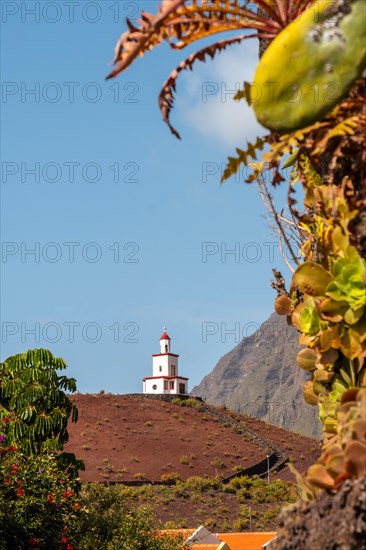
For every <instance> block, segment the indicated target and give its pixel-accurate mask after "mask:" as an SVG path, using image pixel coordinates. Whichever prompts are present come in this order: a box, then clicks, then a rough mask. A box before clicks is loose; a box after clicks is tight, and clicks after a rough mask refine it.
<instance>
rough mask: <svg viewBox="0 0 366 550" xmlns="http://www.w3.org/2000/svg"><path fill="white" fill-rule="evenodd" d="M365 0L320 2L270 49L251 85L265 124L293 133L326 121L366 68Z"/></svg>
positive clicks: (257, 110) (274, 42)
mask: <svg viewBox="0 0 366 550" xmlns="http://www.w3.org/2000/svg"><path fill="white" fill-rule="evenodd" d="M365 28H366V5H365V1H364V0H355V1H352V0H340V1H338V2H329V0H321V1H320V2H317V3H315V4H313V5H312V6H311V7H310V8H308V9H307V10H306V11H305V12H304V13H303V14H302V15H301V17H299V18H298V19H297V20H295V21H293V22H292V23H290V25H288V26H287V27H286V28H285V29H284V30H283V31H282V32H281V33H280V34H279V35H278V36H277V37H276V38H275V39H274V40H273V42H272V43H271V44H270V45H269V47H268V48H267V50H266V51H265V53H264V55H263V57H262V59H261V60H260V62H259V65H258V67H257V71H256V74H255V77H254V84H253V86H252V87H251V102H252V104H253V106H254V111H255V114H256V116H257V118H258V120H259V122H260V123H261V124H263V125H264V126H266V127H267V128H270V129H272V130H275V131H283V132H284V131H293V130H297V129H299V128H304V127H305V126H308V125H310V124H313V123H314V122H316V121H318V120H321V119H322V118H323V117H324V116H325V115H326V114H327V113H328V112H330V111H331V110H332V109H333V107H335V105H337V104H338V103H339V101H340V100H341V99H343V98H344V97H345V96H346V95H347V94H348V92H349V90H350V89H351V87H352V85H353V84H354V82H355V80H356V79H357V78H358V77H360V76H361V74H362V71H363V69H364V68H365V65H366V41H365V38H364V36H365Z"/></svg>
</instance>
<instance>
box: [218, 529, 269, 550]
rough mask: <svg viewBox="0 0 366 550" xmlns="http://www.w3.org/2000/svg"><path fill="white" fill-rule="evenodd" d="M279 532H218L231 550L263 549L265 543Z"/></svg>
mask: <svg viewBox="0 0 366 550" xmlns="http://www.w3.org/2000/svg"><path fill="white" fill-rule="evenodd" d="M276 534H277V533H275V532H273V531H270V532H267V533H218V537H219V539H220V540H222V541H224V542H227V544H228V545H229V546H230V549H231V550H261V549H262V546H263V544H265V543H266V542H269V541H270V540H272V539H274V538H275V536H276Z"/></svg>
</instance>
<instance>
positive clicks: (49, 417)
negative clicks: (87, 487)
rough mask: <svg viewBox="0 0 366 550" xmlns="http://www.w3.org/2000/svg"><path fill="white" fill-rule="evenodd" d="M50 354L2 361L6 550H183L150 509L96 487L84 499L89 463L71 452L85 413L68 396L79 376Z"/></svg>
mask: <svg viewBox="0 0 366 550" xmlns="http://www.w3.org/2000/svg"><path fill="white" fill-rule="evenodd" d="M65 368H66V364H65V362H64V361H63V359H61V358H56V357H54V356H53V355H52V353H51V352H50V351H49V350H45V349H37V350H29V351H27V352H26V353H22V354H18V355H15V356H12V357H9V358H8V359H6V361H4V362H3V363H1V364H0V549H1V550H23V549H28V548H38V549H39V550H50V549H52V550H74V548H77V549H80V550H83V549H90V550H91V549H94V548H105V549H107V550H108V549H111V550H112V549H113V550H114V549H116V550H119V549H120V550H140V549H141V550H143V549H144V550H145V549H147V548H149V549H151V550H170V549H171V550H175V548H177V549H178V548H180V544H179V541H178V540H171V538H170V537H159V536H158V535H157V534H156V531H155V529H156V525H155V523H154V520H153V517H152V515H151V513H150V512H148V511H146V510H137V509H133V508H131V509H130V508H128V507H127V506H125V505H124V504H123V503H121V502H119V503H117V502H116V500H115V495H114V494H113V492H111V493H107V492H103V491H102V490H101V489H100V488H99V490H98V488H97V487H95V488H94V490H93V491H91V492H90V494H89V495H88V498H87V499H85V498H83V499H81V498H80V496H79V491H80V481H79V477H78V471H79V470H80V469H84V465H83V463H82V461H80V460H77V459H76V458H75V456H74V455H73V454H72V453H65V452H62V451H63V446H64V444H65V443H66V441H67V440H68V432H67V423H68V420H69V419H70V418H71V420H72V421H74V422H76V420H77V408H76V407H75V406H74V405H73V403H72V401H71V400H70V398H69V397H68V396H67V395H66V394H65V393H64V391H63V390H66V391H75V390H76V382H75V380H74V379H73V378H68V377H66V376H61V375H60V374H59V372H58V371H59V370H63V369H65Z"/></svg>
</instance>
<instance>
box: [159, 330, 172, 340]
mask: <svg viewBox="0 0 366 550" xmlns="http://www.w3.org/2000/svg"><path fill="white" fill-rule="evenodd" d="M160 340H170V337H169V336H168V334H167V332H166V331H165V330H164V332H163V334H162V335H161V336H160Z"/></svg>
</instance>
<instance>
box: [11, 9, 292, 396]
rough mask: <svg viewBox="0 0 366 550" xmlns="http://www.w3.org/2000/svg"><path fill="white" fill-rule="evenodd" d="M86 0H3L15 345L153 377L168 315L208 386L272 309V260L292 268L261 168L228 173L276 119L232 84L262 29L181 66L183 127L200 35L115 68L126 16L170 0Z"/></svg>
mask: <svg viewBox="0 0 366 550" xmlns="http://www.w3.org/2000/svg"><path fill="white" fill-rule="evenodd" d="M73 4H74V5H73V6H71V4H70V2H63V1H60V0H58V2H21V1H20V2H19V1H18V2H5V1H3V2H2V6H1V7H2V48H1V50H2V54H1V55H2V102H1V109H2V121H3V129H2V146H1V156H2V181H1V194H2V218H1V220H2V221H1V230H2V235H1V236H2V263H1V271H2V287H1V291H2V309H1V319H2V339H1V358H2V359H5V358H6V357H7V356H9V355H12V354H14V353H19V352H21V351H24V350H26V349H29V348H35V347H47V348H49V349H51V350H52V351H53V353H55V354H56V355H61V356H62V357H63V358H64V359H65V360H66V362H67V363H68V365H69V374H70V375H72V376H74V377H75V378H76V379H77V381H78V387H79V389H80V391H82V392H97V391H99V390H100V389H104V390H105V391H111V392H114V393H129V392H137V391H141V387H142V384H141V378H142V377H143V376H145V375H147V376H148V375H150V374H151V354H152V353H156V352H157V351H158V349H159V337H160V334H161V332H162V329H163V326H164V325H166V326H167V330H168V332H169V334H170V336H171V338H172V351H173V352H175V353H179V354H180V355H181V358H180V369H181V374H182V375H185V376H188V377H189V378H190V387H191V388H192V387H193V385H195V384H197V383H198V382H199V381H200V380H201V378H202V377H203V376H204V375H205V374H207V373H208V372H210V371H211V370H212V368H213V367H214V366H215V364H216V362H217V360H218V359H219V358H220V357H221V356H222V355H223V354H224V353H226V352H228V351H229V350H230V349H232V348H233V347H234V345H236V344H237V343H238V342H239V340H240V338H241V337H242V335H247V334H250V333H251V332H253V330H254V329H255V327H256V326H258V325H259V324H260V323H261V322H263V321H264V320H265V319H266V318H267V317H268V316H269V315H270V314H271V312H272V310H273V301H274V297H275V296H274V293H273V291H272V289H271V288H270V285H269V280H270V279H271V277H272V272H271V269H272V268H273V267H276V268H281V269H283V271H284V272H285V270H286V268H284V266H283V262H282V260H281V258H280V254H279V252H278V247H277V246H276V244H275V243H276V238H275V236H274V235H273V234H272V233H271V231H270V230H269V229H268V227H267V225H266V221H265V220H264V218H263V215H264V214H265V210H264V207H263V205H262V203H261V200H260V197H259V195H258V192H257V190H256V188H255V186H254V185H252V186H249V185H247V184H244V183H243V182H242V180H239V179H238V181H235V179H234V178H233V179H232V180H230V181H228V182H227V183H225V184H224V185H223V186H221V187H220V184H219V181H220V171H221V169H222V165H223V163H224V162H225V160H226V158H227V156H228V155H231V154H233V153H234V150H235V146H239V147H244V146H245V143H246V141H245V140H246V139H248V140H253V139H255V137H256V136H257V135H263V133H264V129H263V128H261V127H260V126H259V125H258V124H257V123H256V121H255V119H254V116H253V114H252V113H251V111H250V110H249V109H248V108H246V107H245V105H244V104H243V103H242V102H240V103H235V102H234V101H233V100H232V93H231V92H230V90H232V89H233V88H235V85H236V83H240V82H242V81H243V80H244V79H245V80H251V79H252V77H253V74H254V68H255V65H256V56H257V53H256V52H257V44H256V43H255V42H254V41H252V42H251V43H249V42H248V43H247V44H244V45H242V46H236V47H233V48H232V49H231V50H230V49H229V50H227V52H224V53H222V54H221V55H220V56H218V57H217V59H216V60H215V61H214V62H210V63H207V64H206V65H202V66H197V67H196V69H195V70H194V72H193V73H190V72H189V74H187V75H184V76H182V77H181V79H180V81H179V84H178V93H177V101H176V109H175V110H174V111H173V115H172V120H173V123H174V124H175V125H176V126H177V128H178V129H179V131H180V133H181V135H182V137H183V141H182V142H179V141H178V140H176V139H175V138H174V137H173V136H172V135H171V134H170V132H169V130H168V128H167V127H166V126H165V125H164V124H163V122H162V120H161V115H160V112H159V109H158V106H157V96H158V93H159V90H160V87H161V85H162V83H163V82H164V80H165V78H166V77H167V75H168V74H169V72H170V71H171V70H172V69H173V68H174V67H175V66H176V65H178V63H179V62H180V61H181V60H182V59H183V56H185V55H189V53H191V51H193V50H194V48H189V49H187V50H186V51H183V52H173V51H171V50H170V49H169V48H168V46H167V45H165V44H164V45H163V46H162V47H160V48H157V49H156V50H155V51H153V52H152V53H149V54H148V55H146V56H145V58H144V59H142V60H140V59H139V60H137V61H136V62H135V64H134V65H133V66H132V67H130V69H129V70H128V71H127V72H125V73H122V75H121V76H120V77H119V78H117V79H116V80H114V81H108V82H106V81H105V80H104V79H105V76H106V75H107V73H108V72H109V70H110V64H111V61H112V59H113V49H114V45H115V42H116V40H117V39H118V37H119V35H120V33H121V32H122V31H123V30H124V29H125V23H124V21H123V20H124V18H125V16H126V15H130V16H132V19H134V17H136V14H137V9H138V10H140V8H145V9H147V10H148V11H155V6H156V5H157V2H155V1H153V0H150V1H149V2H138V3H136V2H131V1H120V2H118V1H117V2H116V1H109V0H106V1H104V2H87V1H80V2H74V3H73ZM71 8H72V11H71ZM32 11H33V13H31V12H32ZM72 12H73V15H72ZM209 42H210V41H209ZM195 47H196V46H195ZM32 90H33V93H32ZM279 195H280V196H279V200H281V201H283V200H284V196H285V189H283V190H282V191H281V190H280V191H279ZM230 250H235V251H236V252H235V254H230V253H229V251H230ZM32 251H33V253H32ZM233 329H234V333H229V332H227V331H232V330H233Z"/></svg>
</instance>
